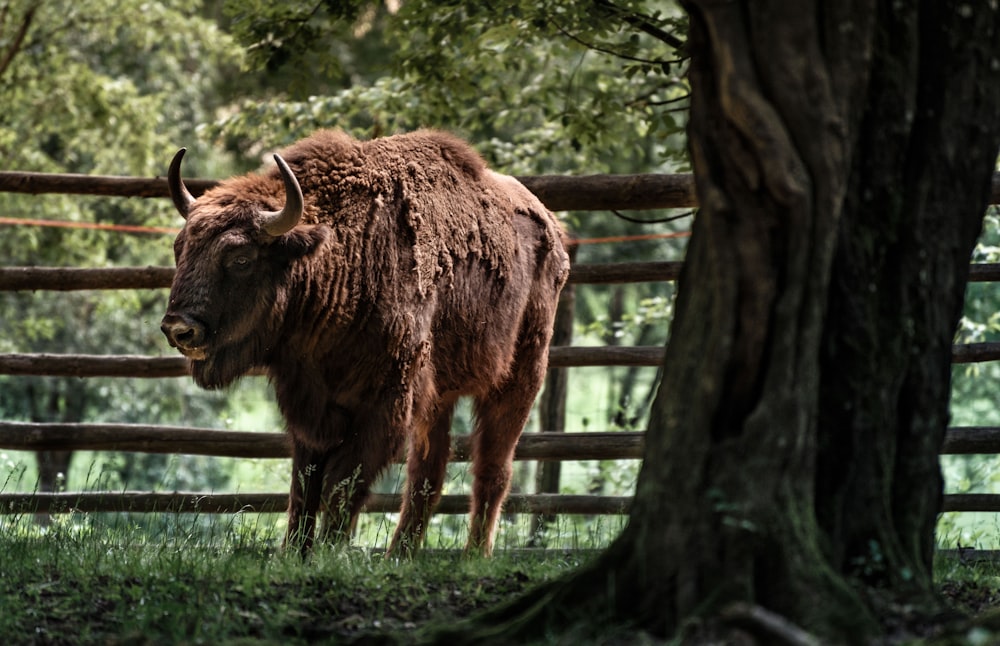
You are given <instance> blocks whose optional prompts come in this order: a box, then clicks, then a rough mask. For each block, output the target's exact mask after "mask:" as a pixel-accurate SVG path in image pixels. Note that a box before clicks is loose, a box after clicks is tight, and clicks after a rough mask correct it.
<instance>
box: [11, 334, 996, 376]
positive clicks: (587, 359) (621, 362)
mask: <svg viewBox="0 0 1000 646" xmlns="http://www.w3.org/2000/svg"><path fill="white" fill-rule="evenodd" d="M664 353H665V348H664V347H663V346H659V345H656V346H593V347H588V346H553V347H552V348H550V349H549V368H582V367H598V366H605V367H606V366H638V367H650V368H655V367H660V366H662V365H663V357H664ZM984 361H1000V342H991V343H964V344H956V345H954V346H952V362H953V363H980V362H984ZM188 374H189V372H188V363H187V359H185V358H184V357H181V356H176V357H147V356H140V355H102V354H0V375H34V376H43V377H81V378H83V377H137V378H147V379H162V378H164V377H185V376H187V375H188ZM262 374H263V373H262V372H251V373H249V374H248V376H254V375H257V376H259V375H262Z"/></svg>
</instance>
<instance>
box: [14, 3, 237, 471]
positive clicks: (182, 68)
mask: <svg viewBox="0 0 1000 646" xmlns="http://www.w3.org/2000/svg"><path fill="white" fill-rule="evenodd" d="M197 7H198V3H195V2H189V1H187V0H177V1H175V2H158V3H144V2H118V1H114V2H111V1H106V0H80V1H79V2H73V3H65V2H45V1H43V2H20V1H18V0H13V1H11V2H4V3H2V4H0V95H2V96H3V97H4V110H3V111H2V113H0V159H2V160H3V167H4V168H5V169H11V170H14V169H16V170H24V171H42V172H72V173H94V174H112V175H129V174H131V175H144V176H151V175H157V174H162V173H163V167H164V164H165V160H168V159H169V155H171V154H172V152H173V151H174V150H176V145H177V144H176V142H177V141H190V142H191V143H192V144H195V146H196V147H198V148H200V149H201V151H208V150H209V148H208V147H207V146H204V145H200V146H199V145H198V144H197V143H195V142H196V141H197V140H196V136H195V130H196V127H197V125H198V124H199V123H202V122H205V121H208V120H210V119H211V118H213V116H214V110H215V107H216V106H218V105H219V104H220V103H221V101H222V100H223V99H224V97H223V96H222V95H221V94H218V93H216V89H215V88H216V85H217V84H218V82H219V80H220V79H221V78H222V76H223V72H224V71H225V70H233V69H236V66H237V65H238V63H239V60H240V58H241V50H240V48H238V47H237V46H236V45H235V44H234V43H233V41H232V40H231V39H230V38H228V37H227V36H226V35H225V34H223V33H221V32H220V31H219V29H218V28H217V27H216V26H215V25H214V24H213V23H212V22H211V21H210V20H207V19H205V18H204V17H201V16H200V15H198V14H197V12H196V9H197ZM196 156H198V157H199V158H200V159H205V158H209V159H211V158H213V156H209V155H204V156H202V155H196ZM217 157H218V156H217V155H216V156H214V158H217ZM202 170H208V171H212V172H216V169H213V168H210V167H206V166H203V167H202ZM0 215H3V216H4V217H8V218H21V219H33V220H34V219H40V220H54V221H57V222H62V223H66V224H72V223H85V224H86V223H97V224H102V225H133V226H135V225H138V226H166V225H169V226H176V214H175V213H174V212H173V210H172V209H171V208H170V207H169V205H168V204H167V203H161V202H153V201H135V200H125V199H108V198H99V199H88V198H81V197H78V196H58V195H48V196H24V195H15V194H9V193H0ZM2 228H3V233H2V235H0V254H2V256H3V262H4V263H5V264H8V265H19V266H29V265H44V266H77V267H104V266H136V265H139V266H143V265H167V264H170V263H172V261H173V259H172V254H171V248H170V240H169V238H167V237H165V236H159V235H148V234H147V235H123V234H122V233H119V232H108V231H99V230H93V229H70V228H47V227H34V226H25V225H19V224H10V225H6V226H3V227H2ZM165 297H166V294H165V293H164V292H103V293H89V292H70V293H52V292H46V293H42V294H33V293H11V292H5V293H0V351H2V352H54V353H91V354H101V353H119V354H136V353H145V352H149V349H150V348H156V347H159V348H161V349H162V350H163V351H164V352H166V351H167V350H168V349H169V348H168V347H167V346H166V344H165V342H164V341H163V339H162V338H161V335H160V333H159V330H158V324H157V323H156V321H158V320H159V317H160V315H161V312H162V311H163V310H164V307H165ZM227 406H228V405H227V403H226V401H225V400H224V399H223V398H221V397H218V396H211V395H206V394H204V393H202V392H200V391H198V390H196V389H195V388H194V387H193V386H192V385H189V384H187V383H186V382H184V381H181V380H164V381H152V380H122V379H88V380H80V379H76V378H45V377H33V378H32V377H14V378H11V377H0V413H2V416H3V418H4V419H7V420H27V421H33V422H81V421H89V422H101V421H109V422H144V423H148V422H149V421H150V420H158V421H160V422H161V423H170V422H173V423H186V424H196V423H199V421H200V422H201V423H203V424H206V425H217V424H219V422H220V419H219V418H221V417H224V416H225V412H224V411H225V410H226V408H227ZM69 457H70V454H69V452H48V453H45V454H42V455H40V456H39V458H40V459H39V475H40V482H39V488H40V489H41V490H43V491H45V490H51V489H53V488H54V487H56V486H57V482H56V476H57V474H60V473H61V474H63V475H68V469H69ZM182 460H186V461H187V462H188V464H191V465H193V464H195V463H198V462H202V463H203V462H205V459H204V458H190V457H189V458H183V459H182ZM107 461H108V462H109V464H108V465H107V466H108V469H107V470H106V471H105V472H103V473H93V472H92V475H93V476H94V477H98V478H100V479H101V480H102V481H103V482H102V485H103V486H109V487H112V488H118V487H122V486H126V485H127V486H132V487H141V486H151V485H155V484H159V483H160V481H161V478H162V476H163V472H164V470H165V468H166V464H167V458H166V457H165V456H160V455H134V454H133V455H118V456H115V457H109V458H108V459H107ZM86 470H87V467H84V471H86ZM182 471H183V473H184V475H183V477H181V478H179V481H180V482H179V483H175V485H174V486H178V485H180V486H185V483H187V484H186V486H191V484H192V483H194V482H199V483H203V484H202V485H201V486H219V485H220V484H222V482H224V481H225V479H226V478H225V477H223V478H221V479H220V478H219V477H214V478H213V477H211V474H212V473H213V470H210V469H201V471H203V472H204V475H196V473H197V471H198V470H197V469H190V470H182ZM82 484H83V483H77V484H76V486H78V487H79V486H82ZM88 484H90V483H88ZM28 486H29V487H30V486H32V485H31V483H28Z"/></svg>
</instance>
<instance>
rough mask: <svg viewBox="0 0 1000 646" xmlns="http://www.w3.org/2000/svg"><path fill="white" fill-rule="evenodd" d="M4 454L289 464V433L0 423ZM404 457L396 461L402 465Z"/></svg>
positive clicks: (620, 442)
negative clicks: (136, 455)
mask: <svg viewBox="0 0 1000 646" xmlns="http://www.w3.org/2000/svg"><path fill="white" fill-rule="evenodd" d="M645 437H646V434H645V433H643V432H639V431H607V432H600V431H593V432H586V433H524V434H523V435H521V439H520V441H519V442H518V444H517V449H516V452H515V454H514V459H516V460H615V459H638V458H641V457H642V451H643V448H644V446H645V444H644V442H645ZM0 448H3V449H10V450H14V451H53V450H66V451H136V452H141V453H183V454H187V455H212V456H217V457H230V458H288V457H290V456H291V451H290V448H289V445H288V438H287V436H286V435H285V434H284V433H255V432H249V431H220V430H212V429H205V428H191V427H181V426H150V425H142V424H37V423H29V422H0ZM471 451H472V446H471V443H470V440H469V436H467V435H456V436H454V437H452V448H451V460H452V461H453V462H467V461H468V460H469V459H470V456H471V454H472V453H471ZM403 461H404V454H403V452H400V453H399V455H397V456H396V462H397V463H402V462H403Z"/></svg>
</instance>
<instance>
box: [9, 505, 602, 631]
mask: <svg viewBox="0 0 1000 646" xmlns="http://www.w3.org/2000/svg"><path fill="white" fill-rule="evenodd" d="M164 518H166V519H168V520H165V521H163V522H165V523H173V524H174V527H173V528H172V529H170V531H163V529H164V528H163V527H159V528H157V530H156V531H155V532H150V531H149V527H146V526H143V525H138V524H133V523H131V522H130V521H129V520H128V519H127V518H126V517H118V519H117V520H115V521H114V522H108V523H93V522H91V523H81V522H79V518H74V517H73V516H63V517H59V518H57V519H55V520H54V522H53V523H52V524H50V525H49V526H48V527H47V528H44V529H39V528H38V527H37V526H35V525H34V524H33V523H32V522H30V519H28V518H17V519H12V518H7V519H4V520H2V521H0V607H2V608H3V612H2V613H0V635H2V636H4V637H5V638H7V639H8V640H13V641H14V642H15V643H73V644H90V643H102V644H103V643H114V642H133V641H139V642H144V643H185V644H197V643H212V642H227V643H229V642H233V641H239V640H251V641H254V642H264V643H268V642H274V643H283V644H284V643H311V642H315V641H317V640H325V641H332V642H337V641H341V640H348V639H355V638H358V637H363V636H365V635H374V634H379V635H384V634H386V633H402V634H405V633H407V632H409V631H415V630H417V629H418V628H421V627H424V626H427V625H432V624H433V623H435V622H454V621H456V620H457V619H459V618H462V617H466V616H469V615H471V614H473V613H475V612H476V611H478V610H480V609H482V608H486V607H489V606H492V605H495V604H497V603H501V602H503V601H505V600H508V599H511V598H513V597H514V596H516V595H518V594H519V593H521V592H522V591H524V590H526V589H528V588H529V587H531V586H533V585H536V584H537V583H540V582H542V581H547V580H550V579H552V578H554V577H557V576H559V575H560V574H562V573H565V572H567V571H568V570H570V569H572V568H575V567H578V566H579V565H580V564H581V562H582V561H583V560H585V559H586V558H589V557H590V556H591V555H592V554H593V553H594V552H577V553H572V552H562V551H547V552H541V553H532V554H527V553H525V552H523V551H518V552H515V551H504V550H499V551H498V552H497V554H496V555H495V557H494V558H493V559H479V558H466V557H463V556H462V555H461V553H460V552H454V551H450V552H442V551H427V552H424V553H421V554H420V555H418V557H417V558H415V559H414V560H412V561H397V560H394V559H388V558H385V557H384V556H383V555H382V554H381V553H379V552H378V551H373V550H370V549H367V548H343V549H333V548H320V549H317V550H316V551H315V553H314V554H312V555H311V556H310V557H308V558H307V559H305V560H303V559H302V558H300V557H299V556H297V555H295V554H288V553H285V552H281V551H279V550H276V549H275V548H274V541H273V537H272V536H271V535H270V534H269V533H266V532H265V533H260V532H259V531H258V529H257V528H255V526H254V525H253V523H242V524H241V523H236V522H229V523H225V522H221V521H219V522H218V524H219V525H221V528H217V529H215V530H206V528H205V526H204V523H200V522H194V520H193V519H191V518H187V517H183V516H165V517H164Z"/></svg>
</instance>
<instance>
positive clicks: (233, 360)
mask: <svg viewBox="0 0 1000 646" xmlns="http://www.w3.org/2000/svg"><path fill="white" fill-rule="evenodd" d="M256 365H257V362H255V361H252V360H250V358H249V357H247V356H245V355H243V353H240V352H239V351H238V350H234V349H231V348H217V349H212V351H210V352H209V353H208V354H207V355H206V357H205V358H204V359H197V360H196V359H189V360H188V366H189V368H190V371H191V377H192V378H194V382H195V383H196V384H198V385H199V386H200V387H202V388H205V389H206V390H219V389H221V388H226V387H227V386H229V385H231V384H232V383H233V382H235V381H237V380H238V379H239V378H240V377H243V376H244V375H246V374H247V373H249V372H250V371H251V370H253V369H254V367H255V366H256Z"/></svg>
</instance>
